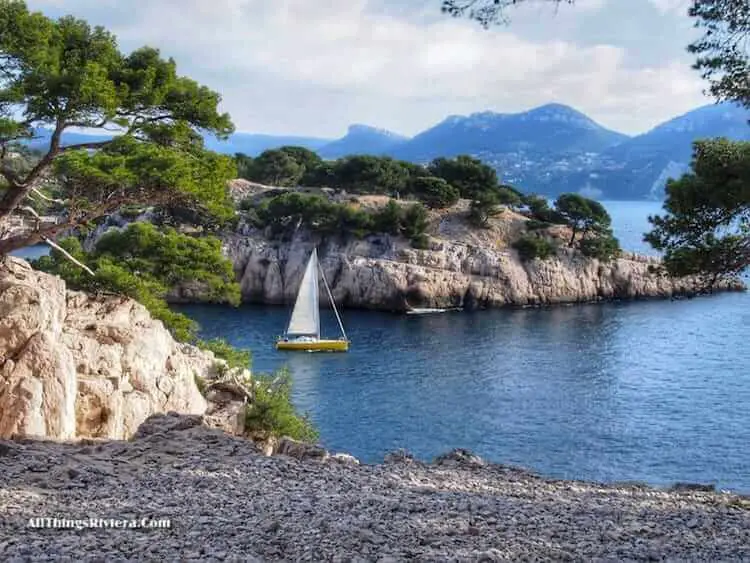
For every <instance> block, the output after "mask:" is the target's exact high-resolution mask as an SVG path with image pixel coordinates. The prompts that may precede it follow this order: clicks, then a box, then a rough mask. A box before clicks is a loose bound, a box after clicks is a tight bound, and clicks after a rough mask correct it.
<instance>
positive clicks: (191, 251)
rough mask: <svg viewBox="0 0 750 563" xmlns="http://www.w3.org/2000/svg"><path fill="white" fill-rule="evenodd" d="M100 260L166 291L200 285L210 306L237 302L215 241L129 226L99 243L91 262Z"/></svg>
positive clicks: (235, 287) (229, 266)
mask: <svg viewBox="0 0 750 563" xmlns="http://www.w3.org/2000/svg"><path fill="white" fill-rule="evenodd" d="M99 257H107V258H109V259H111V260H112V261H116V262H117V263H118V264H120V265H121V266H123V267H125V268H127V269H128V270H130V271H132V272H138V273H139V275H141V276H144V275H145V276H149V277H153V278H154V279H157V280H159V281H160V282H161V283H163V284H164V285H166V286H167V287H176V286H178V285H180V284H182V283H187V282H199V283H201V284H202V285H204V286H205V288H206V293H205V299H206V300H207V301H209V302H228V303H230V304H232V305H238V304H239V302H240V292H239V287H238V285H237V283H236V280H235V275H234V269H233V266H232V263H231V262H230V261H229V260H227V259H226V258H224V256H223V255H222V253H221V241H220V240H219V239H217V238H215V237H201V238H198V237H191V236H187V235H183V234H179V233H177V232H176V231H175V230H174V229H169V228H168V229H165V230H164V231H158V230H157V229H156V227H154V226H153V225H151V224H150V223H131V224H130V225H128V227H127V228H125V229H123V230H112V231H109V232H108V233H106V234H104V235H103V236H102V237H101V238H100V239H99V241H98V242H97V244H96V247H95V249H94V252H93V258H94V259H97V258H99Z"/></svg>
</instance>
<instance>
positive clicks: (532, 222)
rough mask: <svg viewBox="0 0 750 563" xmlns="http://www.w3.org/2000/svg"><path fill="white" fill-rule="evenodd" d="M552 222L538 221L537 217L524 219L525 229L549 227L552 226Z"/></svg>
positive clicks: (539, 229) (537, 229) (532, 229)
mask: <svg viewBox="0 0 750 563" xmlns="http://www.w3.org/2000/svg"><path fill="white" fill-rule="evenodd" d="M552 226H553V224H552V223H547V222H546V221H539V220H537V219H529V220H528V221H526V229H527V230H529V231H541V230H544V229H549V228H550V227H552Z"/></svg>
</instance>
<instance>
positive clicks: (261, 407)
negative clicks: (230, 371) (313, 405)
mask: <svg viewBox="0 0 750 563" xmlns="http://www.w3.org/2000/svg"><path fill="white" fill-rule="evenodd" d="M291 391H292V379H291V376H290V375H289V372H288V371H286V370H282V371H280V372H278V373H277V374H275V375H256V376H254V381H253V397H254V399H253V401H252V402H251V403H249V404H248V405H247V407H246V408H245V428H246V429H247V431H249V432H250V433H252V434H254V435H256V436H258V437H260V438H270V437H272V436H274V437H279V438H280V437H282V436H288V437H290V438H293V439H295V440H300V441H303V442H315V441H316V440H317V439H318V432H317V431H316V430H315V427H314V426H313V425H312V423H311V421H310V419H309V418H308V416H307V415H303V416H300V415H298V414H297V412H296V410H295V408H294V405H293V403H292V399H291Z"/></svg>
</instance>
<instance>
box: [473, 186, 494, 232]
mask: <svg viewBox="0 0 750 563" xmlns="http://www.w3.org/2000/svg"><path fill="white" fill-rule="evenodd" d="M499 205H500V199H499V197H498V194H496V193H494V192H485V193H482V194H479V195H478V196H477V199H475V200H473V201H472V202H471V207H470V208H469V222H470V223H471V224H472V225H474V226H476V227H482V228H484V227H486V226H487V223H488V221H489V220H490V217H494V216H495V215H497V214H498V213H500V207H499Z"/></svg>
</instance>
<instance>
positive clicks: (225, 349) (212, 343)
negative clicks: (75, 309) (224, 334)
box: [196, 338, 252, 369]
mask: <svg viewBox="0 0 750 563" xmlns="http://www.w3.org/2000/svg"><path fill="white" fill-rule="evenodd" d="M196 346H198V347H199V348H202V349H204V350H210V351H211V352H213V353H214V356H216V357H217V358H221V359H222V360H224V361H226V362H227V367H228V368H229V369H235V368H240V369H250V360H251V359H252V355H251V353H250V350H240V349H238V348H235V347H234V346H232V345H231V344H229V343H228V342H227V341H226V340H224V339H222V338H214V339H213V340H199V341H198V342H197V343H196Z"/></svg>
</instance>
